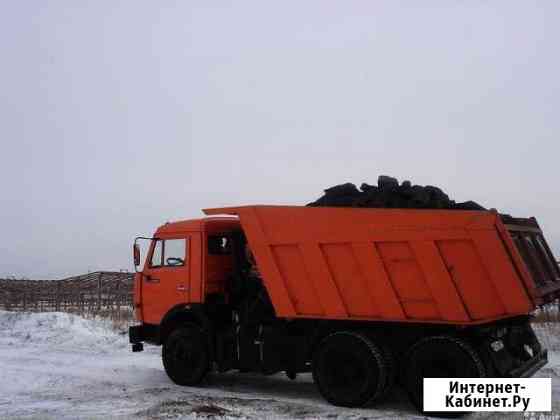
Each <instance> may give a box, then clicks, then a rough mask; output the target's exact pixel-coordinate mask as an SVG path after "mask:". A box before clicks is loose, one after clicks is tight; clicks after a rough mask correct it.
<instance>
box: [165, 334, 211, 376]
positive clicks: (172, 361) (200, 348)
mask: <svg viewBox="0 0 560 420" xmlns="http://www.w3.org/2000/svg"><path fill="white" fill-rule="evenodd" d="M161 357H162V360H163V367H164V368H165V372H166V373H167V376H169V378H171V380H172V381H173V382H175V383H176V384H177V385H196V384H198V383H199V382H200V381H201V380H202V378H204V376H205V375H206V373H207V372H208V369H209V366H210V361H209V357H208V345H207V340H206V336H205V335H204V333H203V332H202V331H201V330H200V329H199V328H198V327H196V326H194V325H192V326H185V327H180V328H177V329H175V330H173V331H172V332H171V333H170V334H169V336H168V337H167V339H166V340H165V343H164V344H163V348H162V352H161Z"/></svg>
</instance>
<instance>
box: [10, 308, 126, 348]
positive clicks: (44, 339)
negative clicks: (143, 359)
mask: <svg viewBox="0 0 560 420" xmlns="http://www.w3.org/2000/svg"><path fill="white" fill-rule="evenodd" d="M0 343H2V344H4V345H17V346H36V345H48V346H49V347H50V348H58V347H65V348H68V347H72V348H80V349H91V350H95V351H98V352H99V351H115V349H124V348H127V347H128V341H127V337H126V336H125V335H123V334H122V333H121V334H119V333H117V332H115V331H114V330H113V329H112V328H111V323H110V322H109V321H105V320H100V319H95V320H90V319H84V318H82V317H80V316H77V315H73V314H68V313H63V312H42V313H29V312H6V311H0Z"/></svg>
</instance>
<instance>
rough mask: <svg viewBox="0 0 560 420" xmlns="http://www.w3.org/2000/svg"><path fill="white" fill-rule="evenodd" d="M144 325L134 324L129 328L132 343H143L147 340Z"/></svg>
mask: <svg viewBox="0 0 560 420" xmlns="http://www.w3.org/2000/svg"><path fill="white" fill-rule="evenodd" d="M144 329H145V328H144V325H133V326H132V327H129V328H128V339H129V341H130V343H131V344H136V343H141V342H142V341H145V338H144Z"/></svg>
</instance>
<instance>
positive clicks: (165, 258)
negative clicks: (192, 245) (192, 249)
mask: <svg viewBox="0 0 560 420" xmlns="http://www.w3.org/2000/svg"><path fill="white" fill-rule="evenodd" d="M186 244H187V241H186V240H185V239H157V240H156V243H155V245H154V252H153V253H152V259H151V260H150V267H152V268H157V267H180V266H184V265H185V258H186V255H187V252H186V251H187V247H186Z"/></svg>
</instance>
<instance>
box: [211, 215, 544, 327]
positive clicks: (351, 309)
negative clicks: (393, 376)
mask: <svg viewBox="0 0 560 420" xmlns="http://www.w3.org/2000/svg"><path fill="white" fill-rule="evenodd" d="M205 212H206V213H207V214H236V215H238V216H239V219H240V222H241V225H242V227H243V230H244V231H245V234H246V236H247V239H248V241H249V244H250V246H251V248H252V250H253V252H254V255H255V259H256V261H257V264H258V266H259V270H260V273H261V275H262V277H263V281H264V282H265V285H266V287H267V290H268V291H269V294H270V297H271V300H272V303H273V305H274V308H275V310H276V313H277V315H278V316H280V317H287V318H298V317H310V318H329V319H356V320H358V319H362V320H385V321H410V322H436V323H438V322H439V323H459V324H470V323H481V322H484V321H489V320H493V319H498V318H505V317H510V316H514V315H520V314H526V313H528V312H530V311H531V310H532V309H534V305H533V303H532V301H531V298H530V296H529V295H528V294H527V291H526V288H525V286H524V282H523V280H522V279H521V278H520V276H521V275H523V272H522V271H520V270H517V269H516V268H515V266H514V264H513V262H512V260H511V256H510V254H511V253H512V252H515V251H512V250H511V249H509V250H508V249H506V246H507V244H505V243H504V242H503V241H502V239H501V237H500V235H499V233H498V230H499V228H500V226H498V225H499V224H500V223H501V222H500V220H499V218H498V216H497V215H496V214H495V213H492V212H486V211H456V210H453V211H447V210H398V209H353V208H321V207H319V208H317V207H296V206H244V207H236V208H223V209H211V210H205ZM520 273H521V274H520Z"/></svg>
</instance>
